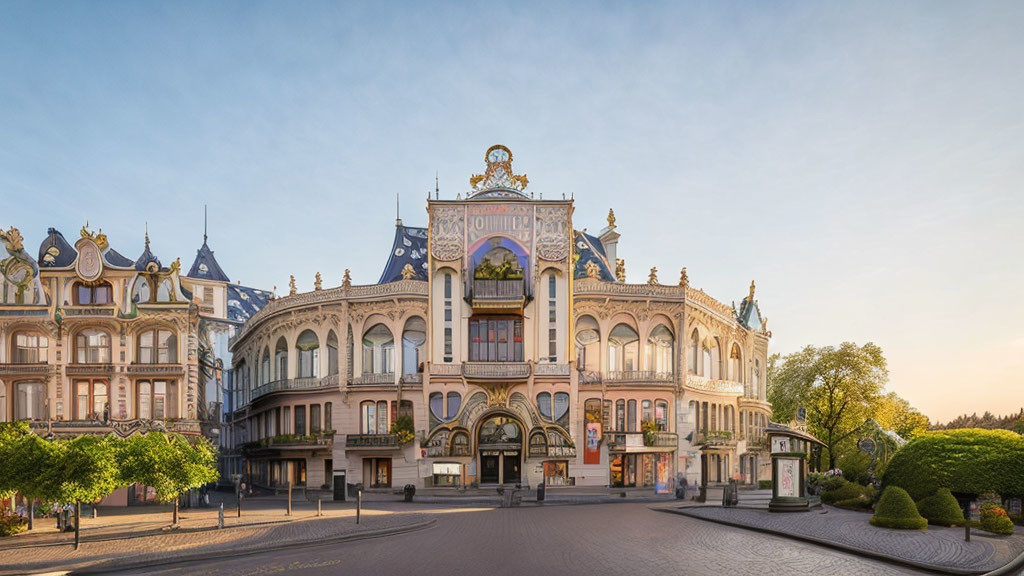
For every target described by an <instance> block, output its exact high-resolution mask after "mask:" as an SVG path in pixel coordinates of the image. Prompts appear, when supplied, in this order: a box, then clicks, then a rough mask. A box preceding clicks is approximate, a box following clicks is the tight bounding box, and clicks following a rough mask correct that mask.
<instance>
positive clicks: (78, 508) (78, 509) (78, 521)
mask: <svg viewBox="0 0 1024 576" xmlns="http://www.w3.org/2000/svg"><path fill="white" fill-rule="evenodd" d="M81 525H82V503H81V502H80V501H78V500H75V550H78V542H79V536H80V534H81V532H80V531H79V528H80V527H81Z"/></svg>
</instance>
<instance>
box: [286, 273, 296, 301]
mask: <svg viewBox="0 0 1024 576" xmlns="http://www.w3.org/2000/svg"><path fill="white" fill-rule="evenodd" d="M296 293H298V289H297V288H295V275H294V274H292V275H290V276H289V277H288V295H289V296H295V294H296Z"/></svg>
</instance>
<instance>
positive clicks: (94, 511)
mask: <svg viewBox="0 0 1024 576" xmlns="http://www.w3.org/2000/svg"><path fill="white" fill-rule="evenodd" d="M92 519H93V520H95V519H96V505H95V504H93V505H92Z"/></svg>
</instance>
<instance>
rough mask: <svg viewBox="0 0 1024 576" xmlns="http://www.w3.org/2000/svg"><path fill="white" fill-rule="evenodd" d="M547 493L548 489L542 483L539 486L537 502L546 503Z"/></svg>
mask: <svg viewBox="0 0 1024 576" xmlns="http://www.w3.org/2000/svg"><path fill="white" fill-rule="evenodd" d="M546 491H547V487H546V485H545V484H544V483H543V482H541V483H540V484H537V502H543V501H544V496H545V494H544V493H545V492H546Z"/></svg>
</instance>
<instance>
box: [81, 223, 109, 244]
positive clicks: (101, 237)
mask: <svg viewBox="0 0 1024 576" xmlns="http://www.w3.org/2000/svg"><path fill="white" fill-rule="evenodd" d="M80 233H81V235H82V238H88V239H90V240H92V241H93V242H96V245H97V246H99V247H100V250H101V251H102V250H104V249H106V247H107V246H110V243H109V242H107V235H106V234H104V233H103V228H100V229H99V232H96V233H95V234H93V233H92V232H90V231H89V221H88V220H86V221H85V226H82V230H81V232H80Z"/></svg>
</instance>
